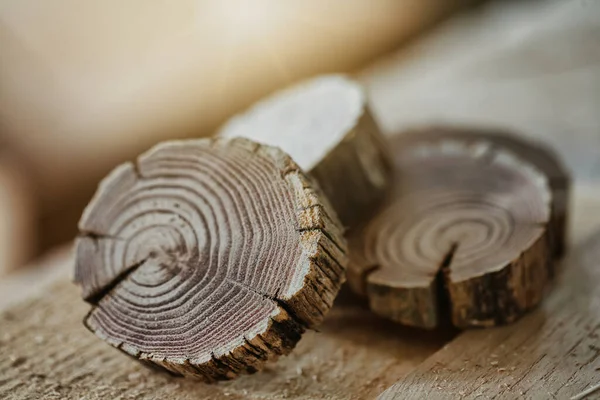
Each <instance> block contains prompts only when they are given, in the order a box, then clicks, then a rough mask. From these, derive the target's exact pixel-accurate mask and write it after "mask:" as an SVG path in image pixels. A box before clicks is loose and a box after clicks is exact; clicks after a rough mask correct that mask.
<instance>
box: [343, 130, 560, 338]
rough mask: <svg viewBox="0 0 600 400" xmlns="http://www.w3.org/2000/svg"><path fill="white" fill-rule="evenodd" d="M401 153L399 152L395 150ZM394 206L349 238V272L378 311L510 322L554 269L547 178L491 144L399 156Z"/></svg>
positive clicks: (395, 316)
mask: <svg viewBox="0 0 600 400" xmlns="http://www.w3.org/2000/svg"><path fill="white" fill-rule="evenodd" d="M397 150H398V149H397ZM396 156H397V157H396V172H397V174H396V175H397V177H396V182H395V183H396V184H395V185H394V190H393V193H392V194H391V198H390V202H389V204H388V205H387V206H386V207H384V208H383V210H382V211H381V212H380V213H379V215H378V216H377V217H375V218H374V219H373V220H372V221H371V222H370V223H369V224H368V226H367V227H366V228H365V229H363V230H357V231H356V232H354V233H353V234H352V237H351V239H350V240H351V248H352V251H353V253H352V254H351V260H352V262H351V267H350V268H349V271H348V275H349V281H350V283H351V286H352V287H353V288H354V290H355V291H357V292H359V293H362V294H364V295H366V296H367V297H368V299H369V304H370V307H371V309H372V310H373V311H375V312H376V313H377V314H380V315H382V316H384V317H387V318H390V319H392V320H394V321H397V322H400V323H403V324H406V325H412V326H418V327H424V328H433V327H436V326H438V325H439V324H440V323H441V322H442V321H443V320H444V319H447V318H448V316H447V314H449V315H450V316H451V319H452V323H453V324H454V325H455V326H457V327H459V328H467V327H482V326H493V325H498V324H504V323H507V322H511V321H513V320H515V319H516V318H518V317H519V316H520V315H522V314H523V313H524V312H525V311H526V310H528V309H530V308H531V307H533V306H534V305H536V304H537V303H538V302H539V301H540V299H541V297H542V293H543V290H544V287H545V284H546V282H547V280H548V276H549V275H550V266H549V264H550V258H549V255H548V253H549V244H548V235H547V233H548V230H547V224H548V221H549V215H550V190H549V188H548V183H547V178H546V177H545V176H544V175H543V174H542V173H541V172H540V171H538V170H537V169H536V168H534V167H533V166H531V165H530V164H528V163H526V162H524V161H522V160H520V159H518V158H517V157H516V156H514V155H513V154H512V153H508V152H506V151H504V150H500V149H498V148H497V147H493V146H491V145H490V144H489V143H486V142H477V143H472V144H467V143H465V142H462V141H452V140H448V141H439V142H437V143H432V144H426V143H424V144H419V145H415V146H407V147H405V148H404V149H402V150H398V152H397V153H396Z"/></svg>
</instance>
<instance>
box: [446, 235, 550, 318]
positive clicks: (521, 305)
mask: <svg viewBox="0 0 600 400" xmlns="http://www.w3.org/2000/svg"><path fill="white" fill-rule="evenodd" d="M542 229H544V230H543V231H542V232H541V234H540V236H539V237H538V238H536V239H535V242H534V243H533V244H532V245H531V246H530V247H528V248H527V249H525V250H524V251H523V252H522V253H521V254H520V255H519V257H518V258H517V259H515V260H513V261H510V262H508V263H507V264H506V265H505V266H504V267H503V268H502V269H501V270H499V271H494V272H490V273H486V274H484V275H482V276H477V277H475V278H471V279H468V280H465V281H461V282H452V280H451V279H450V278H449V276H448V274H445V281H446V282H445V287H446V290H447V291H448V295H449V299H450V308H451V314H452V323H453V325H454V326H456V327H457V328H461V329H466V328H480V327H484V328H487V327H493V326H499V325H506V324H509V323H511V322H514V321H516V320H517V319H519V318H520V317H522V316H523V315H524V314H525V313H526V312H527V311H528V310H530V309H531V308H533V307H535V306H536V305H538V304H539V303H540V301H541V300H542V298H543V295H544V290H545V289H546V287H547V283H548V281H549V277H550V273H551V271H550V269H549V265H551V264H552V263H553V262H552V259H551V257H550V247H549V237H550V236H549V230H547V229H546V228H545V227H543V228H542Z"/></svg>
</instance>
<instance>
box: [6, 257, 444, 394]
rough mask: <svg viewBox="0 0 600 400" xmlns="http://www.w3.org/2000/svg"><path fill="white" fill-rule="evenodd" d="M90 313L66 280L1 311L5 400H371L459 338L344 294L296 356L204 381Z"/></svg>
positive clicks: (67, 259) (66, 262) (69, 261)
mask: <svg viewBox="0 0 600 400" xmlns="http://www.w3.org/2000/svg"><path fill="white" fill-rule="evenodd" d="M62 264H64V265H72V264H73V259H72V258H70V257H63V259H62ZM86 312H87V307H86V305H85V303H83V302H82V301H81V299H80V298H79V294H78V293H77V290H76V288H75V287H74V286H73V285H72V284H70V283H69V282H66V281H63V282H62V283H58V284H57V285H56V286H55V287H53V288H49V289H46V291H45V293H44V294H43V295H42V296H41V297H39V298H37V299H30V300H28V301H26V302H24V303H22V304H20V305H18V306H16V307H12V308H11V309H9V310H7V311H6V312H4V313H1V314H0V326H1V327H2V329H1V331H0V398H2V399H7V400H17V399H19V400H22V399H42V398H43V399H61V400H62V399H85V400H97V399H98V400H100V399H136V400H158V399H165V398H177V399H182V400H188V399H189V400H192V399H215V400H230V399H250V400H271V399H276V400H283V399H328V400H329V399H340V400H342V399H343V400H346V399H372V398H375V397H376V396H377V395H379V394H380V393H382V392H383V391H384V390H385V389H386V388H387V387H389V386H390V385H391V384H392V383H394V382H395V381H396V380H397V379H398V378H399V377H400V376H403V375H404V374H406V373H408V372H409V371H410V370H412V369H413V368H415V367H416V366H417V365H418V364H419V363H420V362H422V361H423V360H425V359H426V358H427V357H428V356H430V355H432V354H433V353H434V352H435V351H436V350H437V349H439V348H440V347H441V346H442V345H443V343H445V342H446V341H447V340H448V339H450V337H451V336H450V335H451V333H450V332H448V333H443V332H437V333H436V334H433V333H425V334H424V333H422V332H418V331H415V330H411V329H408V328H403V327H401V326H398V325H397V324H394V323H391V322H388V321H385V320H382V319H380V318H377V317H376V316H375V315H374V314H373V313H372V312H370V311H369V310H368V309H367V308H365V307H363V306H362V305H361V304H360V303H357V302H356V300H355V299H354V297H353V296H350V295H349V294H348V293H347V292H342V294H341V295H340V296H339V297H338V299H337V300H336V304H335V305H334V307H333V308H332V310H331V312H330V313H329V314H328V315H327V317H326V319H325V321H324V323H323V324H322V325H321V326H320V327H319V331H309V332H307V333H306V334H305V335H304V336H303V337H302V339H301V340H300V342H299V344H298V346H297V347H296V349H295V350H294V351H293V352H292V353H291V354H290V355H288V356H285V357H281V358H280V359H279V360H278V361H277V362H276V363H274V364H269V365H267V366H266V368H265V369H264V370H262V371H260V372H258V373H256V374H254V375H251V376H242V377H240V378H239V379H236V380H234V381H226V382H220V383H218V384H205V383H202V382H199V381H195V380H189V379H182V378H177V377H173V376H170V375H169V374H166V373H162V372H161V371H156V370H153V369H149V368H144V366H143V365H142V364H140V363H139V362H137V361H135V360H133V359H130V358H127V357H123V356H122V354H120V353H119V352H118V351H116V350H115V349H113V348H111V347H110V346H107V345H106V344H104V343H103V342H102V341H100V340H98V339H97V338H96V337H95V336H94V335H92V334H90V333H89V332H88V331H87V330H86V329H85V328H84V327H83V325H82V324H81V319H82V318H83V317H84V315H85V314H86Z"/></svg>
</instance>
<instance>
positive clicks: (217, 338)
mask: <svg viewBox="0 0 600 400" xmlns="http://www.w3.org/2000/svg"><path fill="white" fill-rule="evenodd" d="M339 225H340V224H339V222H337V220H336V219H335V217H334V216H333V212H332V210H330V209H328V207H327V206H326V205H325V204H323V203H322V202H321V200H320V198H319V196H317V195H316V193H315V192H314V190H313V189H312V185H311V183H310V181H309V180H308V178H306V177H305V176H304V175H303V173H302V172H301V171H300V170H299V168H298V167H297V165H296V164H295V163H294V162H293V161H292V160H291V159H290V158H289V156H287V155H286V154H285V153H283V152H282V151H280V150H278V149H276V148H274V147H269V146H263V145H259V144H257V143H254V142H251V141H249V140H246V139H233V140H229V139H212V140H211V139H201V140H190V141H175V142H167V143H163V144H160V145H158V146H156V147H155V148H153V149H152V150H150V151H149V152H147V153H145V154H144V155H142V156H141V157H140V158H139V159H138V160H137V163H135V164H134V163H127V164H124V165H121V166H120V167H118V168H116V169H115V170H114V171H113V172H112V173H111V174H110V175H109V176H108V177H107V178H106V179H105V180H104V181H103V182H102V183H101V185H100V187H99V190H98V192H97V193H96V195H95V197H94V198H93V200H92V202H91V203H90V205H89V206H88V207H87V209H86V210H85V212H84V215H83V216H82V219H81V221H80V224H79V229H80V231H81V236H80V237H79V238H78V239H77V250H76V251H77V262H76V270H75V281H76V283H78V284H79V285H80V286H81V288H82V292H83V297H84V299H85V300H87V301H88V302H90V303H92V304H93V305H94V307H93V308H92V310H91V311H90V313H89V315H88V316H87V317H86V319H85V321H84V322H85V325H86V326H87V327H88V328H89V329H90V330H91V331H92V332H94V333H95V334H96V335H97V336H99V337H100V338H102V339H104V340H106V341H107V342H108V343H110V344H111V345H113V346H115V347H117V348H119V349H120V350H122V351H124V352H125V353H127V354H129V355H131V356H134V357H136V358H138V359H140V360H143V361H147V362H150V363H154V364H157V365H159V366H162V367H164V368H166V369H168V370H170V371H171V372H173V373H176V374H180V375H185V376H194V377H199V378H202V379H204V380H206V381H213V380H220V379H229V378H234V377H236V376H237V375H239V374H241V373H248V372H254V371H256V370H257V369H259V368H261V367H262V366H263V364H264V362H265V361H267V360H269V359H273V358H274V357H276V356H278V355H281V354H287V353H288V352H289V351H290V350H291V349H292V348H293V347H294V346H295V344H296V342H297V341H298V340H299V339H300V336H301V334H302V333H303V332H304V330H305V329H306V328H307V327H314V326H316V325H318V324H319V323H320V322H321V321H322V319H323V317H324V315H325V314H326V313H327V311H328V310H329V308H330V307H331V305H332V303H333V300H334V297H335V296H336V294H337V292H338V290H339V288H340V285H341V284H342V282H343V275H344V268H345V264H346V259H345V248H346V246H345V242H344V239H343V237H342V234H341V228H340V226H339Z"/></svg>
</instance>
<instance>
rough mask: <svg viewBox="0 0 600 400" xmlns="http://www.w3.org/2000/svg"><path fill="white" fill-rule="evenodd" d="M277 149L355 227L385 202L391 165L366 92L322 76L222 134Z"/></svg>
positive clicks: (283, 94)
mask: <svg viewBox="0 0 600 400" xmlns="http://www.w3.org/2000/svg"><path fill="white" fill-rule="evenodd" d="M219 135H220V136H223V137H247V138H250V139H253V140H256V141H258V142H261V143H266V144H269V145H273V146H278V147H280V148H282V149H283V150H284V151H286V152H287V153H288V154H290V155H291V156H292V158H293V159H294V160H295V161H296V162H297V163H298V165H299V166H300V167H301V168H302V169H303V170H304V171H307V172H308V173H310V174H311V175H312V176H313V177H314V178H315V179H316V180H317V182H318V183H319V185H320V187H321V188H322V190H323V192H324V193H325V194H326V195H327V197H328V198H329V200H330V201H331V203H332V205H333V207H334V208H335V210H336V211H337V213H338V215H339V217H340V219H341V220H342V222H343V223H344V224H346V225H347V226H353V225H356V224H357V223H359V222H361V221H363V220H364V219H366V217H368V216H370V215H371V214H372V210H373V208H374V207H376V206H377V205H379V203H380V202H381V201H382V200H383V198H384V196H385V193H386V190H387V187H388V183H389V182H390V179H391V170H392V164H391V161H390V156H389V154H388V153H387V147H386V145H385V144H384V140H383V137H382V136H381V133H380V131H379V128H378V127H377V124H376V123H375V121H374V119H373V117H372V116H371V113H370V111H369V108H368V106H367V100H366V96H365V94H364V92H363V89H362V87H361V86H360V85H359V84H358V83H356V82H353V81H351V80H349V79H347V78H345V77H342V76H338V75H331V76H324V77H320V78H316V79H313V80H311V81H309V82H305V83H302V84H300V85H298V86H295V87H292V88H291V89H288V90H285V91H283V92H280V93H277V94H275V95H273V96H272V97H270V98H268V99H266V100H264V101H262V102H260V103H258V104H257V105H255V106H254V107H252V108H251V109H250V110H248V111H247V112H245V113H243V114H241V115H239V116H236V117H234V118H232V119H231V120H230V121H229V122H228V123H227V124H225V126H224V127H223V128H222V129H221V130H220V132H219Z"/></svg>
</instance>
